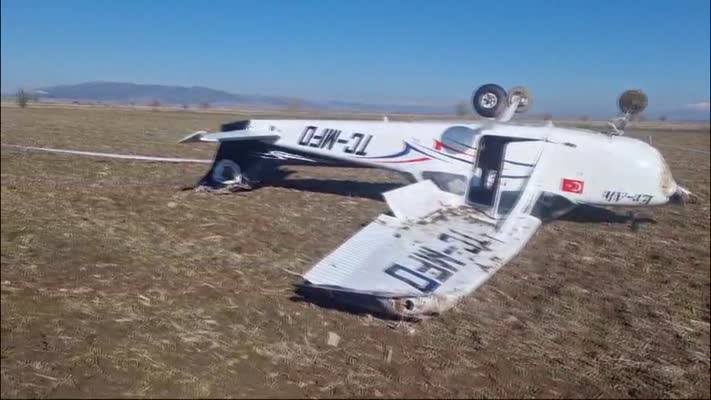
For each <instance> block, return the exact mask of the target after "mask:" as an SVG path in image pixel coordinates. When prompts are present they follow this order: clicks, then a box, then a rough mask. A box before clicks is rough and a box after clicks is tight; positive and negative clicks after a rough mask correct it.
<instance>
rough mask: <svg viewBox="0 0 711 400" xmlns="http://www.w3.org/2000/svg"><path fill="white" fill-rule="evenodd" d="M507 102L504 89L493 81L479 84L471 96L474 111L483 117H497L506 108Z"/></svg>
mask: <svg viewBox="0 0 711 400" xmlns="http://www.w3.org/2000/svg"><path fill="white" fill-rule="evenodd" d="M508 104H509V98H508V96H507V95H506V90H504V88H502V87H501V86H499V85H495V84H493V83H489V84H486V85H483V86H480V87H479V89H477V90H476V92H474V96H472V105H473V106H474V111H476V113H477V114H479V115H481V116H482V117H484V118H496V117H498V116H499V115H501V113H503V112H504V110H506V107H507V106H508Z"/></svg>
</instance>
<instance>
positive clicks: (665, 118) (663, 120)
mask: <svg viewBox="0 0 711 400" xmlns="http://www.w3.org/2000/svg"><path fill="white" fill-rule="evenodd" d="M659 120H660V121H662V122H666V121H667V116H666V115H662V116H661V117H659Z"/></svg>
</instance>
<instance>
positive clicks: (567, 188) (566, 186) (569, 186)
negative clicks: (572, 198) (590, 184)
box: [561, 179, 585, 193]
mask: <svg viewBox="0 0 711 400" xmlns="http://www.w3.org/2000/svg"><path fill="white" fill-rule="evenodd" d="M584 186H585V182H584V181H577V180H575V179H563V187H562V188H561V189H562V190H563V191H564V192H570V193H582V192H583V187H584Z"/></svg>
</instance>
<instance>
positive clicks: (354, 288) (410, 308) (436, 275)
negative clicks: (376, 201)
mask: <svg viewBox="0 0 711 400" xmlns="http://www.w3.org/2000/svg"><path fill="white" fill-rule="evenodd" d="M538 166H539V167H541V166H542V163H541V162H540V161H539V163H538ZM541 171H542V168H536V169H535V170H534V172H533V174H532V175H531V178H530V179H529V180H528V183H527V185H526V188H525V189H524V190H523V191H522V192H521V195H520V197H519V199H518V201H517V202H516V204H515V205H514V206H513V208H512V210H511V212H509V213H508V214H507V215H506V217H505V218H503V219H499V220H494V219H492V218H490V217H489V216H487V215H485V214H484V213H483V212H481V211H479V210H477V209H475V208H472V207H469V206H468V205H465V204H463V201H462V200H461V197H459V201H457V196H453V195H451V194H449V193H447V192H443V191H440V190H439V189H438V188H437V187H436V186H435V185H434V184H433V183H432V182H431V181H423V182H419V183H415V184H412V185H408V186H405V187H402V188H399V189H396V190H394V191H390V192H387V193H385V199H386V201H387V202H388V204H389V206H390V208H391V210H392V211H393V214H394V215H395V216H394V217H392V216H388V215H385V214H382V215H380V216H379V217H378V218H376V220H375V221H373V222H372V223H370V224H369V225H367V226H366V227H365V228H363V229H362V230H360V231H359V232H358V233H356V234H355V235H354V236H353V237H351V238H350V239H349V240H348V241H346V242H345V243H343V244H342V245H341V246H340V247H338V248H337V249H336V250H335V251H333V252H332V253H331V254H329V255H327V256H326V257H325V258H323V259H322V260H321V261H320V262H319V263H318V264H316V265H315V266H314V267H313V268H312V269H311V270H309V271H308V272H307V273H306V274H305V275H304V283H303V284H302V290H303V291H304V293H310V294H312V295H315V296H319V295H328V296H330V297H331V298H332V299H333V300H335V301H337V302H339V301H340V302H344V303H349V305H351V306H355V307H358V308H367V309H370V310H371V311H375V312H380V313H383V314H387V315H391V316H396V317H405V318H418V317H420V316H424V315H432V314H439V313H441V312H443V311H445V310H447V309H449V308H451V307H452V306H454V305H455V304H456V303H457V301H458V300H459V299H461V298H462V297H463V296H465V295H467V294H469V293H471V292H473V291H474V290H476V289H477V288H478V287H479V286H481V285H482V284H483V283H484V282H486V280H487V279H489V278H490V277H491V276H493V275H494V274H495V273H496V271H498V270H499V269H500V268H501V267H502V266H504V265H505V264H506V263H507V262H508V261H509V260H511V258H513V257H514V256H515V255H516V254H517V253H518V252H519V251H521V250H522V249H523V248H524V246H525V245H526V243H527V242H528V240H529V239H530V238H531V237H532V236H533V234H534V233H535V232H536V230H537V228H538V227H539V226H540V225H541V220H540V219H539V218H537V217H534V216H532V215H531V214H530V212H531V210H532V209H533V206H534V204H535V203H536V201H537V200H538V197H539V195H540V193H541V192H540V190H539V189H538V185H537V184H536V182H537V180H538V177H539V176H541V174H542V172H541Z"/></svg>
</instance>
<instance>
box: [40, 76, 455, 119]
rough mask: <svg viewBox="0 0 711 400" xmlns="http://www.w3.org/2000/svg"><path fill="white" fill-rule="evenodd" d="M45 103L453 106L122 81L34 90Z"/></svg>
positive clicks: (444, 109) (429, 109) (424, 109)
mask: <svg viewBox="0 0 711 400" xmlns="http://www.w3.org/2000/svg"><path fill="white" fill-rule="evenodd" d="M34 92H35V93H37V94H38V95H40V97H41V98H42V99H45V100H70V101H91V102H105V103H119V104H129V103H136V104H148V103H151V102H154V101H157V102H160V103H161V104H164V105H183V104H188V105H198V104H202V103H209V104H210V105H212V106H247V107H262V108H287V107H299V108H302V109H314V110H330V111H361V112H401V113H408V112H409V113H423V114H435V113H440V114H441V113H451V112H452V111H453V109H454V107H453V106H451V107H450V106H426V105H425V106H418V105H397V104H394V105H393V104H390V105H385V104H368V103H358V102H346V101H310V100H304V99H298V98H294V97H287V96H261V95H246V94H235V93H229V92H225V91H223V90H216V89H210V88H206V87H200V86H192V87H185V86H169V85H144V84H136V83H124V82H87V83H79V84H76V85H58V86H49V87H42V88H37V89H35V90H34Z"/></svg>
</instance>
